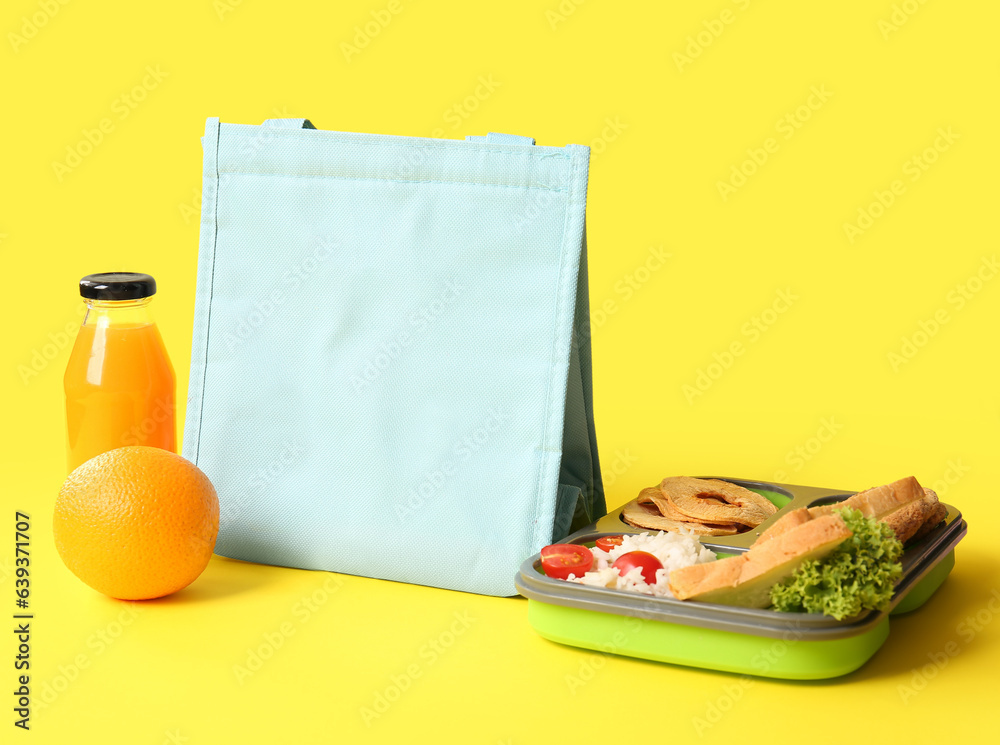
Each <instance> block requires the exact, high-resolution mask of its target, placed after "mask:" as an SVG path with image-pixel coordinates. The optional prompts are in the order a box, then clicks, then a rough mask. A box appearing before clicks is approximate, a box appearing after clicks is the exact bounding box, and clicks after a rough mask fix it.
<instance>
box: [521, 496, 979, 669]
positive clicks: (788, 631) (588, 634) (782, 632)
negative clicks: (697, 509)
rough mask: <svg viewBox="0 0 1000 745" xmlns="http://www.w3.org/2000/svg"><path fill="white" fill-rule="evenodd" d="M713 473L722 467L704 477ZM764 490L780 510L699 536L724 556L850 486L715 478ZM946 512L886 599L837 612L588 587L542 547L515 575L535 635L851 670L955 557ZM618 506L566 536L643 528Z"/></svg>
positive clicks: (675, 658)
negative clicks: (743, 526) (731, 531)
mask: <svg viewBox="0 0 1000 745" xmlns="http://www.w3.org/2000/svg"><path fill="white" fill-rule="evenodd" d="M706 478H720V477H706ZM722 480H723V481H729V482H731V483H733V484H738V485H739V486H743V487H745V488H747V489H751V490H753V491H755V492H757V493H759V494H762V495H763V496H765V497H766V498H767V499H769V500H770V501H771V502H773V503H774V504H775V506H777V507H778V511H777V513H775V514H774V515H771V517H770V518H768V520H767V521H765V522H764V523H762V524H761V525H759V526H758V527H757V528H755V529H753V530H749V531H747V532H745V533H741V534H738V535H734V536H705V537H703V538H702V539H701V542H702V544H703V545H704V546H706V547H707V548H709V549H711V550H712V551H714V552H715V553H716V554H718V555H719V557H720V558H723V557H724V556H727V555H730V556H731V555H734V554H739V553H742V552H744V551H746V550H748V549H749V548H750V546H751V545H752V544H753V542H754V541H755V540H756V539H757V536H758V535H759V534H760V533H762V532H763V531H764V530H766V529H767V528H768V527H769V526H771V525H772V524H773V523H774V522H776V521H777V520H778V519H779V518H781V517H782V516H783V515H785V514H787V513H788V512H789V511H791V510H794V509H798V508H800V507H815V506H818V505H823V504H832V503H836V502H840V501H842V500H844V499H847V498H848V497H850V496H851V495H852V494H854V492H849V491H843V490H839V489H823V488H819V487H811V486H793V485H790V484H775V483H766V482H761V481H747V480H745V479H733V478H722ZM945 506H946V507H947V509H948V514H947V515H946V517H945V518H944V520H943V521H942V522H941V523H940V524H939V525H938V526H937V527H936V528H934V529H933V530H932V531H931V532H930V533H929V534H928V535H926V536H924V537H923V538H921V539H920V540H918V541H915V542H914V543H912V544H911V545H909V546H907V547H906V550H905V551H904V553H903V556H902V559H901V561H902V565H903V571H902V576H901V578H900V579H899V581H898V582H897V584H896V591H895V593H894V594H893V598H892V602H891V604H890V606H889V607H888V608H887V609H885V610H883V611H866V612H864V613H861V614H859V615H858V616H855V617H853V618H848V619H844V620H842V621H838V620H836V619H834V618H831V617H830V616H826V615H823V614H819V613H782V612H779V611H774V610H759V609H755V608H741V607H737V606H729V605H719V604H715V603H704V602H696V601H690V600H688V601H681V600H675V599H673V598H663V597H653V596H649V595H642V594H639V593H633V592H626V591H622V590H613V589H608V588H604V587H591V586H588V585H581V584H577V583H575V582H567V581H565V580H560V579H553V578H551V577H547V576H545V575H544V574H543V573H542V570H541V559H540V554H535V555H534V556H532V557H531V558H529V559H527V560H526V561H525V562H524V563H523V564H522V565H521V568H520V571H519V572H518V574H517V577H516V579H515V584H516V586H517V590H518V592H520V593H521V595H523V596H524V597H526V598H527V599H528V621H529V623H530V624H531V625H532V627H533V628H534V629H535V631H537V632H538V633H539V634H540V635H541V636H543V637H545V638H546V639H550V640H552V641H555V642H560V643H562V644H569V645H572V646H576V647H583V648H586V649H593V650H597V651H600V652H606V653H611V654H620V655H626V656H629V657H638V658H642V659H647V660H656V661H659V662H668V663H672V664H677V665H687V666H691V667H701V668H707V669H711V670H721V671H725V672H731V673H742V674H748V675H755V676H761V677H769V678H784V679H796V680H816V679H823V678H833V677H836V676H839V675H845V674H847V673H849V672H852V671H854V670H856V669H858V668H859V667H861V665H863V664H864V663H865V662H867V661H868V660H869V659H870V658H871V657H872V655H874V654H875V652H876V651H878V649H879V647H881V646H882V643H883V642H884V641H885V640H886V638H887V637H888V635H889V619H890V616H893V615H898V614H902V613H909V612H910V611H913V610H916V609H917V608H919V607H920V606H921V605H923V604H924V602H926V601H927V599H928V598H930V596H931V595H933V594H934V592H935V591H936V590H937V588H938V587H940V586H941V583H942V582H944V580H945V579H946V578H947V576H948V574H949V573H950V572H951V569H952V567H953V566H954V565H955V546H956V545H957V544H958V542H959V541H960V540H962V538H963V537H964V536H965V534H966V531H967V527H968V526H967V525H966V522H965V521H964V520H963V519H962V515H961V513H960V512H959V511H958V510H956V509H955V508H954V507H952V506H950V505H945ZM621 511H622V510H621V508H619V509H617V510H615V511H613V512H611V513H609V514H608V515H605V516H604V517H602V518H601V519H600V520H598V521H597V522H596V523H593V524H592V525H589V526H587V527H585V528H583V529H581V530H579V531H577V532H576V533H574V534H572V535H571V536H569V537H568V538H566V539H565V540H564V541H562V542H563V543H576V544H582V545H587V546H592V545H593V544H594V541H595V540H596V539H598V538H600V537H601V536H603V535H620V534H623V533H624V534H628V533H633V534H638V533H650V532H653V531H649V530H646V529H643V528H635V527H633V526H631V525H629V524H627V523H626V522H625V521H624V520H623V519H622V517H621Z"/></svg>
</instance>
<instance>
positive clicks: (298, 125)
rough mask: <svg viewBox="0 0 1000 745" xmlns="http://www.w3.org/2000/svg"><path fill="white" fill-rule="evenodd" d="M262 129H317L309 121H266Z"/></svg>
mask: <svg viewBox="0 0 1000 745" xmlns="http://www.w3.org/2000/svg"><path fill="white" fill-rule="evenodd" d="M260 126H262V127H283V128H285V129H316V127H315V126H313V123H312V122H311V121H309V120H308V119H265V120H264V123H263V124H261V125H260Z"/></svg>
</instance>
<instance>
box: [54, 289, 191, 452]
mask: <svg viewBox="0 0 1000 745" xmlns="http://www.w3.org/2000/svg"><path fill="white" fill-rule="evenodd" d="M94 277H97V278H101V279H99V280H94V279H92V278H94ZM108 277H112V278H114V279H107V278H108ZM135 277H139V278H143V277H146V278H148V281H146V280H136V279H133V278H135ZM122 278H124V279H122ZM87 281H89V282H90V285H87V286H86V287H85V285H84V282H87ZM95 283H97V284H98V285H99V289H94V288H93V285H94V284H95ZM123 287H124V289H123ZM80 292H81V294H83V295H84V297H85V298H86V302H87V316H86V317H85V318H84V321H83V325H82V326H81V327H80V332H79V335H78V336H77V338H76V343H75V344H74V346H73V351H72V353H71V354H70V358H69V364H68V365H67V366H66V374H65V376H64V377H63V387H64V389H65V392H66V424H67V433H68V441H67V445H68V447H67V459H68V460H67V463H68V466H69V470H70V471H72V470H73V469H75V468H76V467H77V466H78V465H80V464H81V463H83V462H85V461H87V460H90V459H91V458H93V457H94V456H95V455H99V454H100V453H103V452H105V451H107V450H113V449H115V448H119V447H124V446H126V445H149V446H152V447H159V448H163V449H164V450H170V451H173V452H176V450H177V435H176V425H175V415H174V407H175V405H174V391H175V387H176V385H175V378H174V370H173V367H172V366H171V364H170V359H169V358H168V357H167V352H166V349H165V348H164V346H163V340H162V339H161V338H160V332H159V330H158V329H157V327H156V324H155V323H153V321H152V318H151V317H150V315H149V309H148V306H149V302H150V295H152V293H153V292H155V282H153V280H152V277H149V275H135V274H131V273H121V272H119V273H114V274H104V275H89V276H88V277H84V279H83V280H81V289H80ZM87 293H89V296H88V294H87ZM144 293H148V294H144ZM122 295H125V297H124V298H123V297H121V296H122Z"/></svg>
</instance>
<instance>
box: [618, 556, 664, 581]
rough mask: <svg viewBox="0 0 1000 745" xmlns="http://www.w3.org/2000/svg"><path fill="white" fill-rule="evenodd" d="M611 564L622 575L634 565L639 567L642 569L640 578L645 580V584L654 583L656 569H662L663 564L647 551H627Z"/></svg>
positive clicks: (633, 567)
mask: <svg viewBox="0 0 1000 745" xmlns="http://www.w3.org/2000/svg"><path fill="white" fill-rule="evenodd" d="M611 566H613V567H614V568H615V569H617V570H618V574H620V575H622V576H623V577H624V576H625V575H626V574H628V573H629V572H630V571H632V570H633V569H635V568H636V567H639V568H640V569H641V570H642V578H643V579H644V580H645V581H646V584H647V585H655V584H656V570H657V569H663V564H662V563H660V560H659V559H657V558H656V557H655V556H653V555H652V554H651V553H649V552H648V551H629V552H628V553H627V554H622V555H621V556H619V557H618V560H617V561H616V562H615V563H614V564H612V565H611Z"/></svg>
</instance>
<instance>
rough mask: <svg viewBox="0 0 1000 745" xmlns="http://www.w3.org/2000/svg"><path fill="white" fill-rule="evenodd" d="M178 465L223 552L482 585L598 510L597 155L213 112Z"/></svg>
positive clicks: (493, 587) (474, 588)
mask: <svg viewBox="0 0 1000 745" xmlns="http://www.w3.org/2000/svg"><path fill="white" fill-rule="evenodd" d="M202 144H203V147H204V173H203V178H204V184H203V201H202V217H201V243H200V249H199V258H198V287H197V298H196V303H195V320H194V339H193V345H192V351H191V378H190V384H189V394H188V402H187V420H186V422H187V423H186V427H185V432H184V455H185V456H186V457H187V458H188V459H189V460H191V461H193V462H195V463H196V464H197V465H198V466H199V467H200V468H201V469H202V470H203V471H204V472H205V473H206V474H207V475H208V476H209V478H210V479H211V480H212V483H214V484H215V487H216V489H217V491H218V493H219V501H220V503H221V526H220V531H219V539H218V543H217V544H216V547H215V549H216V553H218V554H221V555H223V556H229V557H233V558H237V559H244V560H247V561H254V562H261V563H266V564H277V565H282V566H291V567H302V568H306V569H323V570H330V571H335V572H344V573H348V574H356V575H364V576H369V577H379V578H383V579H391V580H399V581H403V582H413V583H418V584H424V585H432V586H436V587H444V588H450V589H455V590H465V591H469V592H477V593H483V594H490V595H513V594H515V590H514V575H515V574H516V572H517V569H518V566H519V565H520V563H521V561H523V560H524V558H525V557H527V556H529V555H531V554H532V553H534V552H536V551H538V550H539V549H540V548H541V547H542V546H544V545H545V544H547V543H551V542H553V541H554V540H558V539H560V538H562V537H563V536H565V535H566V534H567V533H568V532H570V530H571V529H575V528H576V527H578V526H582V525H584V524H586V523H588V522H591V521H592V520H594V519H595V518H596V517H598V516H599V515H602V514H604V511H605V502H604V491H603V487H602V484H601V477H600V470H599V467H598V459H597V443H596V439H595V435H594V418H593V406H592V393H591V371H590V341H589V340H590V337H589V333H588V331H589V311H588V300H587V264H586V249H585V245H586V239H585V229H584V213H585V207H586V199H587V169H588V165H589V150H588V148H586V147H582V146H580V145H567V146H566V147H562V148H557V147H536V146H535V145H534V140H532V139H530V138H525V137H515V136H511V135H501V134H489V135H487V136H486V137H470V138H468V139H467V141H454V140H439V139H429V138H416V137H391V136H383V135H368V134H351V133H346V132H328V131H320V130H316V129H314V128H313V127H312V125H311V124H310V123H309V122H308V121H307V120H303V119H280V120H270V121H268V122H265V123H264V124H263V125H261V126H246V125H236V124H220V123H219V120H218V119H215V118H212V119H209V120H208V123H207V126H206V129H205V137H204V139H203V140H202Z"/></svg>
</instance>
